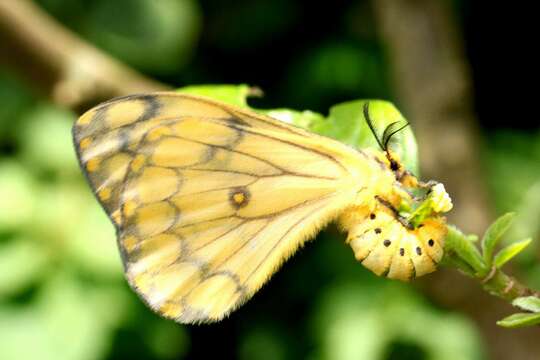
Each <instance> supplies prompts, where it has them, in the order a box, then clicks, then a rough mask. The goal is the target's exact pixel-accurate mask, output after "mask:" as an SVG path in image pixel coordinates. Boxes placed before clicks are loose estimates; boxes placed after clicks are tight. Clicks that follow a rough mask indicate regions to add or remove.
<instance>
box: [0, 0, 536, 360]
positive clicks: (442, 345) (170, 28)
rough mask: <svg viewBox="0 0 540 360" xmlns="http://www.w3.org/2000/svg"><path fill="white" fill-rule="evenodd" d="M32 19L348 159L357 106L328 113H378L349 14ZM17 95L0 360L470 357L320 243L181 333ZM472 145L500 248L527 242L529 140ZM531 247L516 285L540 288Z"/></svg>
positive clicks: (341, 249)
mask: <svg viewBox="0 0 540 360" xmlns="http://www.w3.org/2000/svg"><path fill="white" fill-rule="evenodd" d="M37 2H38V3H40V4H41V5H42V6H44V7H45V8H46V9H47V10H48V11H49V12H50V13H51V14H53V15H54V16H55V17H56V18H58V19H59V20H60V21H62V22H63V23H64V24H66V25H67V26H68V27H70V28H71V29H73V30H74V31H76V32H77V33H79V34H80V35H81V36H83V37H84V38H86V39H87V40H89V41H90V42H92V43H94V44H95V45H96V46H99V47H100V48H102V49H104V50H106V51H108V52H110V53H111V54H113V55H115V56H117V57H118V58H120V59H122V60H123V61H125V62H127V63H128V64H130V65H132V66H134V67H136V68H138V69H139V70H142V71H144V72H146V73H147V74H149V75H150V76H155V77H158V78H159V79H161V80H164V81H168V82H170V83H172V84H174V85H182V84H195V83H216V82H227V83H244V82H249V83H253V84H254V85H260V86H261V87H263V89H264V90H265V91H266V96H265V97H263V98H261V99H253V100H251V101H250V104H253V106H254V107H256V108H276V107H280V109H276V110H272V111H269V113H270V114H271V115H274V116H277V117H281V118H284V119H286V118H287V117H289V118H293V117H295V121H297V123H299V124H300V125H303V126H311V127H312V128H313V129H314V130H319V131H320V132H322V133H326V134H328V135H333V136H336V137H338V138H341V140H343V141H346V142H347V141H349V142H350V139H351V138H350V137H353V138H354V135H355V134H354V130H355V129H358V127H356V126H357V125H356V124H358V123H360V122H359V120H358V118H357V116H356V115H357V114H358V112H357V109H358V103H354V102H349V103H345V104H343V105H340V106H337V107H334V108H332V109H330V107H331V105H333V104H335V103H338V102H343V101H345V100H353V99H359V98H384V99H390V100H392V90H391V88H390V86H389V85H388V81H387V79H386V78H387V75H386V74H387V72H388V69H387V65H386V62H385V59H384V51H383V47H382V46H381V44H379V43H378V41H377V40H376V38H375V35H374V34H373V33H372V32H370V31H366V30H365V29H370V28H373V26H372V25H371V26H363V27H359V26H358V23H360V22H359V21H358V18H360V19H362V20H363V22H361V23H363V24H366V23H367V24H370V21H372V20H370V16H369V15H368V13H369V12H368V11H366V5H365V2H363V1H357V2H352V4H353V5H351V6H349V7H348V8H347V11H344V12H343V14H341V15H340V14H336V13H334V12H333V11H334V10H333V9H332V8H331V7H330V8H329V9H328V14H327V16H328V18H332V19H334V18H335V19H339V21H338V23H336V24H328V23H326V22H324V21H323V19H318V18H309V17H307V18H306V17H305V18H303V20H301V19H302V16H303V9H302V8H301V7H300V5H298V3H296V2H292V1H286V0H279V1H275V0H258V1H247V2H244V3H242V4H241V5H240V6H239V5H238V4H236V3H234V4H233V3H230V4H231V5H229V4H227V5H225V4H224V3H222V2H219V1H217V0H205V1H200V2H197V1H195V0H167V1H155V0H136V1H128V0H122V1H109V0H94V1H84V0H69V1H68V0H39V1H37ZM313 6H318V5H316V4H314V5H313ZM325 6H326V5H325ZM354 16H355V17H356V18H355V19H354V20H353V17H354ZM246 19H251V20H253V19H256V20H257V21H248V20H246ZM253 23H256V24H258V26H256V27H254V28H252V27H250V26H249V25H250V24H253ZM312 23H315V24H317V26H318V28H319V29H320V30H319V31H320V33H316V34H315V35H317V36H319V37H318V38H314V37H312V38H310V40H309V41H306V42H305V43H299V44H298V47H297V48H295V49H291V50H289V52H288V53H287V52H283V53H277V54H276V53H273V52H272V51H271V50H272V49H273V46H274V45H273V44H274V43H276V42H277V43H278V44H279V43H280V42H283V41H284V39H285V38H286V37H290V36H293V37H294V38H298V39H301V38H303V36H304V35H302V31H303V27H304V26H310V24H312ZM248 27H249V28H250V30H249V31H247V30H246V29H247V28H248ZM291 34H292V35H291ZM315 35H312V36H315ZM263 58H264V59H266V58H270V60H271V61H270V60H266V62H263ZM224 59H229V60H228V62H227V61H225V60H224ZM220 60H222V61H220ZM272 62H279V64H280V67H279V68H280V69H282V70H281V71H282V72H281V73H278V72H277V68H278V66H272ZM29 89H30V87H29V86H27V85H26V84H22V83H20V82H19V81H18V80H17V79H16V78H15V77H14V76H13V75H12V74H10V73H9V72H8V71H7V70H4V69H1V68H0V98H1V99H2V106H0V199H1V201H0V358H1V359H17V360H25V359H36V358H42V359H59V360H64V359H66V360H67V359H113V358H114V359H123V358H125V359H128V358H148V359H172V358H182V357H184V356H185V357H188V356H191V357H194V356H197V355H200V354H205V351H206V353H209V352H210V351H211V350H205V347H211V346H215V347H216V348H217V347H219V348H220V349H221V351H222V353H223V356H224V357H227V356H229V357H236V358H240V359H254V358H257V359H264V358H267V359H289V358H290V359H293V358H312V359H353V358H362V359H456V358H459V359H482V358H484V355H483V354H484V353H485V350H484V349H483V344H482V341H481V339H480V338H479V334H478V332H477V330H476V328H475V325H474V324H473V323H472V321H471V320H469V319H468V318H466V317H465V316H464V315H460V314H457V313H455V312H452V311H451V310H449V309H441V308H438V307H437V306H436V305H434V304H433V303H430V302H429V300H427V299H426V298H425V297H424V296H423V295H422V294H421V293H420V292H418V291H416V290H415V289H416V288H415V287H414V286H411V285H405V284H400V283H396V282H392V281H385V280H382V279H379V278H377V277H375V276H373V275H372V274H370V273H369V272H368V271H366V270H365V269H363V268H362V266H361V265H360V264H358V263H357V262H356V261H354V258H353V256H352V253H351V251H350V249H349V248H348V247H346V246H344V245H343V236H342V235H339V234H337V232H336V231H335V230H334V229H333V228H330V229H328V230H327V231H324V232H323V233H322V234H321V235H320V236H318V238H317V239H316V241H314V242H312V243H309V244H308V245H307V246H306V248H305V249H303V250H301V251H299V253H298V254H296V256H295V257H293V258H292V259H291V260H289V262H288V263H287V264H286V265H285V266H284V268H283V269H281V271H280V272H279V273H278V274H276V276H274V278H273V279H272V280H271V281H270V283H269V284H268V285H267V286H265V287H264V288H263V289H262V291H261V293H260V294H257V295H256V296H255V297H254V298H253V299H252V300H251V301H250V302H249V303H248V304H246V305H245V306H244V307H243V308H241V309H240V310H239V311H238V312H236V313H234V314H233V315H232V316H231V317H230V318H229V319H228V320H226V321H224V322H223V323H221V324H217V325H212V326H209V327H185V326H180V325H176V324H174V323H172V322H170V321H166V320H163V319H160V318H159V317H157V316H156V315H154V314H153V313H151V312H150V311H149V310H148V309H146V307H144V306H143V305H142V304H141V302H140V301H139V300H138V298H137V297H136V296H135V294H134V293H133V292H131V291H130V290H129V289H128V286H127V284H126V282H125V280H124V279H123V275H122V271H121V264H120V258H119V256H118V252H117V249H116V244H115V239H114V231H113V227H112V225H110V223H109V221H108V219H107V218H106V216H105V214H104V213H103V211H102V210H101V209H100V208H99V205H98V204H97V202H96V201H95V199H94V198H93V196H92V194H91V193H90V190H89V188H88V186H87V185H86V184H85V183H84V180H83V178H82V175H81V173H80V171H79V169H78V166H77V163H76V159H75V156H74V152H73V147H72V144H71V136H70V128H71V124H72V123H73V121H74V120H75V118H76V115H75V114H74V113H71V112H69V111H66V110H63V109H59V108H57V107H55V106H53V105H51V104H50V103H49V102H47V101H45V100H43V99H41V98H39V97H37V96H35V95H33V94H32V93H30V91H29ZM210 89H212V91H216V88H215V87H212V88H210ZM243 89H244V90H239V88H233V91H232V92H227V91H225V93H224V94H222V95H221V96H223V98H222V100H226V99H229V100H231V101H237V102H240V104H242V101H243V98H244V97H243V95H242V96H240V95H241V93H240V92H239V91H247V90H248V88H247V87H246V88H243ZM222 90H223V89H221V90H219V91H222ZM198 91H200V89H199V90H198ZM239 94H240V95H239ZM231 97H232V98H231ZM282 107H283V108H282ZM286 108H301V109H311V110H306V111H291V110H287V109H286ZM355 109H356V110H355ZM321 114H324V115H321ZM326 114H329V119H324V117H325V116H326ZM348 117H350V119H349V120H348V121H346V122H345V123H343V122H341V123H337V124H335V123H332V125H331V126H328V120H329V121H331V122H332V121H336V120H337V119H347V118H348ZM411 120H412V121H413V127H414V119H411ZM350 129H351V130H350ZM485 138H486V142H485V144H484V156H483V159H484V164H485V173H486V184H487V186H488V187H489V190H490V194H491V195H492V197H493V200H494V202H495V204H496V207H497V212H498V213H502V212H505V211H512V210H514V211H517V212H518V214H519V216H518V217H517V220H516V225H514V226H513V227H512V228H511V229H510V233H511V235H510V236H509V237H508V238H509V239H508V241H510V240H513V239H517V238H523V237H525V236H533V237H534V238H538V235H540V228H539V225H538V221H537V219H538V218H539V217H540V182H539V180H538V179H540V168H539V167H538V165H537V164H538V163H540V133H539V132H536V133H534V132H531V133H527V134H525V133H517V132H514V131H510V130H492V131H490V132H486V133H485ZM415 160H416V157H413V159H412V160H411V161H413V162H414V161H415ZM411 166H412V167H415V166H417V165H416V163H411ZM538 243H539V242H538V241H536V242H533V243H532V244H531V246H530V247H529V249H528V250H526V255H525V256H522V257H520V258H519V259H518V260H520V264H519V265H520V267H519V268H518V269H517V270H518V271H521V272H522V274H524V275H526V276H527V277H528V278H529V280H530V284H531V285H533V286H536V287H537V288H538V287H540V266H539V265H538V261H537V255H536V254H538V248H537V246H538ZM535 244H536V245H535ZM292 319H294V320H292ZM209 343H210V344H209Z"/></svg>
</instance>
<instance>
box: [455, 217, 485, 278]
mask: <svg viewBox="0 0 540 360" xmlns="http://www.w3.org/2000/svg"><path fill="white" fill-rule="evenodd" d="M452 251H453V252H454V253H456V255H457V256H459V257H460V258H461V259H462V260H463V261H465V262H466V263H467V264H468V265H469V266H470V267H472V268H473V269H474V271H475V272H476V273H477V274H478V275H480V276H482V275H484V274H485V273H487V271H488V269H489V268H488V267H487V266H486V264H485V263H484V259H483V258H482V255H480V252H479V251H478V249H477V248H476V246H474V243H473V242H471V241H470V240H469V239H468V237H467V236H466V235H465V234H463V233H462V232H461V231H459V230H458V229H457V228H456V227H454V226H451V225H449V226H448V235H447V236H446V241H445V252H448V253H451V252H452Z"/></svg>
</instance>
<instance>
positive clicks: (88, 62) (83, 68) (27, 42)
mask: <svg viewBox="0 0 540 360" xmlns="http://www.w3.org/2000/svg"><path fill="white" fill-rule="evenodd" d="M0 38H1V39H2V40H1V41H0V61H2V62H5V63H7V64H8V65H10V66H12V67H14V68H15V69H16V71H17V72H18V73H19V74H21V75H22V76H24V77H26V78H27V80H28V81H29V82H30V83H31V84H33V85H34V86H35V87H37V88H39V89H40V90H42V91H44V92H45V94H46V95H48V96H49V97H50V98H51V99H52V100H53V101H54V102H56V103H57V104H59V105H62V106H65V107H69V108H71V109H75V110H79V111H80V110H82V109H84V108H86V107H88V106H90V105H93V104H95V103H97V102H99V101H100V100H104V99H107V98H111V97H114V96H121V95H127V94H131V93H137V92H147V91H157V90H166V89H168V87H167V86H166V85H164V84H161V83H159V82H156V81H154V80H151V79H148V78H146V77H144V76H143V75H141V74H139V73H138V72H136V71H135V70H133V69H131V68H129V67H128V66H126V65H124V64H122V63H121V62H119V61H118V60H115V59H113V58H112V57H110V56H108V55H106V54H105V53H103V52H102V51H100V50H98V49H97V48H96V47H94V46H92V45H90V44H88V43H87V42H85V41H84V40H82V39H81V38H79V37H78V36H77V35H76V34H74V33H73V32H71V31H69V30H68V29H66V28H65V27H63V26H62V25H60V24H59V23H58V22H57V21H56V20H54V19H53V18H52V17H51V16H49V15H48V14H47V13H45V12H44V11H42V10H41V9H40V8H39V7H37V6H36V5H35V4H33V3H32V2H31V1H29V0H1V1H0Z"/></svg>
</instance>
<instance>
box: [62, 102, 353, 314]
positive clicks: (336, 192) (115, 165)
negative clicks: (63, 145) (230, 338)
mask: <svg viewBox="0 0 540 360" xmlns="http://www.w3.org/2000/svg"><path fill="white" fill-rule="evenodd" d="M73 136H74V142H75V145H76V149H77V155H78V158H79V161H80V163H81V167H82V168H83V169H84V170H85V173H86V176H87V178H88V181H89V182H90V184H91V186H92V189H93V190H94V193H95V194H96V197H97V198H98V200H99V201H100V203H101V204H102V206H103V208H104V209H105V211H106V212H107V214H108V215H109V217H110V218H111V220H112V222H113V223H114V225H115V227H116V230H117V236H118V245H119V248H120V250H121V254H122V260H123V263H124V267H125V271H126V276H127V279H128V281H129V283H130V285H131V286H132V287H133V288H134V289H135V291H136V292H137V293H138V294H139V295H140V296H141V298H142V299H143V301H145V302H146V303H147V304H148V305H149V306H151V307H152V308H153V309H155V310H156V311H158V312H159V313H161V314H162V315H164V316H166V317H169V318H173V319H175V320H176V321H179V322H208V321H216V320H219V319H221V318H223V317H224V316H226V315H227V314H228V313H230V312H231V311H232V310H234V309H235V308H236V307H238V306H239V305H241V304H242V303H243V302H245V301H246V300H247V299H249V298H250V297H251V296H252V295H253V294H254V293H255V292H256V291H257V290H258V289H259V288H260V287H261V286H262V285H263V284H264V283H265V282H266V281H267V279H268V278H269V277H270V276H271V275H272V274H273V273H274V272H275V271H276V269H277V268H278V267H279V266H280V265H281V263H282V262H283V261H284V260H285V259H286V258H288V257H289V256H290V255H291V254H292V253H293V252H294V251H296V250H297V249H298V248H299V247H300V246H301V245H302V244H303V243H304V242H305V241H306V240H307V239H308V238H310V237H311V236H313V235H314V234H315V233H316V231H317V230H319V229H320V227H321V226H324V225H325V224H327V223H328V222H329V221H331V220H333V219H334V218H335V217H336V216H337V214H338V212H339V211H341V210H342V209H343V208H344V207H346V206H347V205H348V204H349V202H350V198H351V197H352V196H354V193H355V191H357V190H358V189H356V188H355V186H354V181H353V176H352V175H351V173H350V170H349V167H350V166H349V165H347V161H346V160H347V159H349V158H350V157H351V155H350V154H351V151H353V150H352V149H349V148H348V147H346V146H345V145H342V144H340V143H338V142H335V141H332V140H329V139H326V138H321V137H319V136H317V135H314V134H311V133H308V132H306V131H304V130H302V129H300V128H297V127H294V126H291V125H288V124H286V123H282V122H280V121H277V120H274V119H272V118H269V117H265V116H262V115H257V114H255V113H252V112H248V111H245V110H242V109H238V108H234V107H232V106H227V105H223V104H220V103H214V102H212V101H210V100H207V99H202V98H198V97H193V96H187V95H180V94H171V93H156V94H151V95H148V94H145V95H133V96H128V97H124V98H120V99H116V100H112V101H109V102H107V103H104V104H102V105H101V106H99V107H97V108H95V109H93V110H90V111H89V112H87V113H86V114H84V115H83V116H82V117H81V118H80V119H79V120H78V122H77V123H76V124H75V126H74V133H73ZM321 139H323V141H321Z"/></svg>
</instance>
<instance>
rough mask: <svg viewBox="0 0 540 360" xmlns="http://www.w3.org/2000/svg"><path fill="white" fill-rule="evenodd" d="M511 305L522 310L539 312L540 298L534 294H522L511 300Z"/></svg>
mask: <svg viewBox="0 0 540 360" xmlns="http://www.w3.org/2000/svg"><path fill="white" fill-rule="evenodd" d="M512 305H514V306H517V307H518V308H521V309H523V310H527V311H532V312H535V313H540V299H539V298H537V297H536V296H523V297H519V298H517V299H514V301H512Z"/></svg>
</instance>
